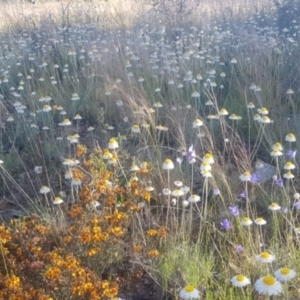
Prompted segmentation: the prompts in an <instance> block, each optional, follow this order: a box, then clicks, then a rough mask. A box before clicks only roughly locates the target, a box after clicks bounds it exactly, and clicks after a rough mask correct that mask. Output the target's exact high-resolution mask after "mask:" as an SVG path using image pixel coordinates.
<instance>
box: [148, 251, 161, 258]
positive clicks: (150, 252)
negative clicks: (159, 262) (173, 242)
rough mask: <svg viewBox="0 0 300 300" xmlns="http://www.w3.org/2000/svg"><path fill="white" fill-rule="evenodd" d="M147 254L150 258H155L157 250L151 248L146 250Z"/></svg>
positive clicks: (157, 253)
mask: <svg viewBox="0 0 300 300" xmlns="http://www.w3.org/2000/svg"><path fill="white" fill-rule="evenodd" d="M148 255H149V256H150V257H152V258H156V257H158V256H159V252H158V251H157V250H156V249H152V250H149V251H148Z"/></svg>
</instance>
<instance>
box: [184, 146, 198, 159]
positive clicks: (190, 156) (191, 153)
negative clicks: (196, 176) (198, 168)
mask: <svg viewBox="0 0 300 300" xmlns="http://www.w3.org/2000/svg"><path fill="white" fill-rule="evenodd" d="M186 156H187V158H188V161H189V163H190V164H193V163H194V162H196V152H195V150H194V146H193V145H191V146H190V148H189V150H188V152H187V153H186Z"/></svg>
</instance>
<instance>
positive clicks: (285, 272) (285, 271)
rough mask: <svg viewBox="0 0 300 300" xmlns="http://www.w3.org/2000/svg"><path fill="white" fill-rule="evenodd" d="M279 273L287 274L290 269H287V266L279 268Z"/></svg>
mask: <svg viewBox="0 0 300 300" xmlns="http://www.w3.org/2000/svg"><path fill="white" fill-rule="evenodd" d="M280 273H281V274H282V275H287V274H289V273H290V269H289V268H281V269H280Z"/></svg>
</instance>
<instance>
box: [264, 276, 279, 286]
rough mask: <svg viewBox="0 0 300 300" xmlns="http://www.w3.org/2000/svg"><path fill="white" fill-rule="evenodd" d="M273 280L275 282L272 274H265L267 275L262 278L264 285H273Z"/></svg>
mask: <svg viewBox="0 0 300 300" xmlns="http://www.w3.org/2000/svg"><path fill="white" fill-rule="evenodd" d="M275 282H276V280H275V278H274V277H273V276H271V275H267V276H265V277H264V279H263V283H264V284H265V285H268V286H272V285H274V284H275Z"/></svg>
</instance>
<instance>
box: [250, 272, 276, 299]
mask: <svg viewBox="0 0 300 300" xmlns="http://www.w3.org/2000/svg"><path fill="white" fill-rule="evenodd" d="M254 288H255V290H256V291H257V292H258V293H259V294H262V295H268V296H276V295H279V294H280V293H281V292H282V285H281V283H280V282H279V281H277V280H276V279H275V277H273V276H271V275H267V276H264V277H261V278H259V279H257V280H256V282H255V284H254Z"/></svg>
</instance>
